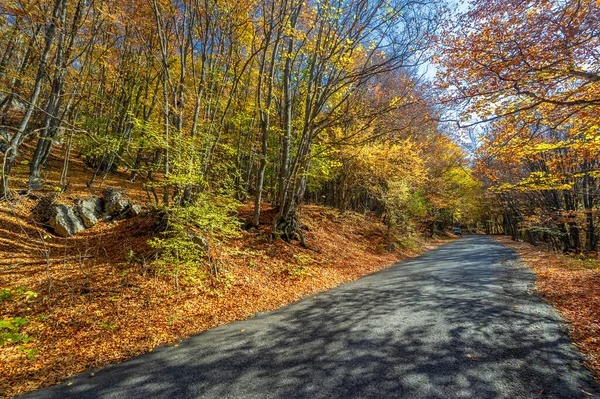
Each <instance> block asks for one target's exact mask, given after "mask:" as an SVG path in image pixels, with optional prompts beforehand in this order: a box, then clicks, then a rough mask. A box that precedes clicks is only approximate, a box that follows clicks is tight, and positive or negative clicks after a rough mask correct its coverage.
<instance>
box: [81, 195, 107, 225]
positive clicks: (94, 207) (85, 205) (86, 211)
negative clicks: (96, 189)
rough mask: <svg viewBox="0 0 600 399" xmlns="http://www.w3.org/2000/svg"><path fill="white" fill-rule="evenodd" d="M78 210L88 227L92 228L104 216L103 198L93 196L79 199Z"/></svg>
mask: <svg viewBox="0 0 600 399" xmlns="http://www.w3.org/2000/svg"><path fill="white" fill-rule="evenodd" d="M77 211H78V212H79V216H80V217H81V220H82V221H83V224H84V226H85V227H86V228H88V229H89V228H90V227H92V226H93V225H95V224H96V223H98V219H100V218H101V217H102V200H101V199H100V198H98V197H96V196H91V197H88V198H86V199H83V200H79V201H77Z"/></svg>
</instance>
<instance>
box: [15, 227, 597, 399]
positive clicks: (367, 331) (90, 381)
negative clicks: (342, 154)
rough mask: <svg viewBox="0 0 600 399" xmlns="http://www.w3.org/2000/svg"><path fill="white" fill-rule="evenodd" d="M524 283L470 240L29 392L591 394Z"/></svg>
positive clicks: (502, 251)
mask: <svg viewBox="0 0 600 399" xmlns="http://www.w3.org/2000/svg"><path fill="white" fill-rule="evenodd" d="M532 284H533V276H532V274H531V273H530V272H528V271H527V270H526V269H525V268H524V267H522V265H521V264H520V263H519V262H518V260H517V257H516V255H515V254H514V252H512V251H511V250H509V249H507V248H505V247H502V246H501V245H499V244H497V243H496V242H495V241H494V240H492V239H491V238H488V237H483V236H468V237H464V238H462V239H460V240H458V241H455V242H452V243H450V244H447V245H444V246H442V247H440V248H438V249H436V250H434V251H431V252H429V253H427V254H425V255H423V256H420V257H418V258H415V259H413V260H410V261H407V262H403V263H400V264H398V265H397V266H395V267H392V268H389V269H386V270H383V271H381V272H379V273H375V274H372V275H370V276H367V277H365V278H363V279H361V280H358V281H355V282H352V283H349V284H344V285H342V286H339V287H337V288H335V289H332V290H330V291H326V292H324V293H321V294H318V295H315V296H310V297H307V298H305V299H303V300H301V301H300V302H297V303H295V304H293V305H290V306H287V307H284V308H281V309H279V310H277V311H274V312H270V313H266V314H260V315H257V316H256V317H254V318H252V319H250V320H247V321H243V322H238V323H233V324H230V325H227V326H223V327H219V328H215V329H212V330H209V331H206V332H204V333H202V334H199V335H197V336H195V337H192V338H190V339H188V340H186V341H184V342H182V343H180V344H179V346H178V347H173V346H169V347H161V348H157V349H155V350H154V351H153V352H151V353H148V354H146V355H143V356H140V357H137V358H135V359H132V360H129V361H127V362H125V363H122V364H119V365H115V366H110V367H107V368H105V369H102V370H100V371H97V372H96V373H95V377H89V376H88V374H87V373H86V374H83V375H80V376H77V377H75V378H73V379H71V380H70V381H71V382H72V385H70V386H68V385H67V384H66V383H63V384H62V385H60V386H56V387H53V388H50V389H46V390H40V391H36V392H33V393H31V394H29V395H28V396H27V397H31V398H68V397H78V398H125V399H134V398H145V399H148V398H368V397H371V398H411V399H412V398H511V399H512V398H540V397H541V398H590V397H599V398H600V385H598V384H597V383H596V382H594V380H593V377H592V375H591V373H590V372H589V371H588V370H587V369H585V368H584V367H583V366H582V365H581V361H582V358H581V356H580V355H579V354H578V352H577V351H576V348H575V347H574V346H573V345H571V344H570V341H569V339H568V337H567V335H566V334H565V332H564V327H563V323H562V321H561V320H560V318H559V317H558V315H557V314H556V313H555V311H554V310H553V309H552V308H551V307H550V306H549V305H547V304H545V303H543V302H542V301H540V300H539V299H538V298H537V297H536V296H535V295H533V294H531V293H530V292H529V288H531V286H532ZM241 330H244V331H243V332H242V331H241ZM583 391H585V392H583ZM586 392H587V393H586Z"/></svg>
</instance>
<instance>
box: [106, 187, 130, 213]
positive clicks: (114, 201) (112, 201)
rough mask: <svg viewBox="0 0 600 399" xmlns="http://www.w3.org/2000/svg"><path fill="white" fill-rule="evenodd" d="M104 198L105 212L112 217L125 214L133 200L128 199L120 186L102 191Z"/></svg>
mask: <svg viewBox="0 0 600 399" xmlns="http://www.w3.org/2000/svg"><path fill="white" fill-rule="evenodd" d="M102 197H103V198H104V213H105V214H106V215H108V216H110V217H119V216H122V215H124V213H125V211H126V210H127V208H129V207H130V206H131V201H129V200H126V199H125V198H124V197H125V192H124V191H123V190H120V189H118V188H114V187H108V188H107V189H106V190H104V191H103V192H102Z"/></svg>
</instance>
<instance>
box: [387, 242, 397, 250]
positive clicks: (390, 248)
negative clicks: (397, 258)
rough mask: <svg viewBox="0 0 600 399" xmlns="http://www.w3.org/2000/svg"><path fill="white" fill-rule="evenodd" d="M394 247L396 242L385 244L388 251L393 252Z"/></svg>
mask: <svg viewBox="0 0 600 399" xmlns="http://www.w3.org/2000/svg"><path fill="white" fill-rule="evenodd" d="M395 249H396V244H394V243H393V242H390V243H389V244H388V245H386V246H385V250H386V251H388V252H394V250H395Z"/></svg>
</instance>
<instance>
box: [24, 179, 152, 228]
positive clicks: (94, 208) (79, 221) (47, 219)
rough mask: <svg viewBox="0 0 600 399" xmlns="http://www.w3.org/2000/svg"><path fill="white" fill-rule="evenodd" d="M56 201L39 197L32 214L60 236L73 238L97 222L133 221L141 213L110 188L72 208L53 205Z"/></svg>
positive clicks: (119, 193) (138, 206)
mask: <svg viewBox="0 0 600 399" xmlns="http://www.w3.org/2000/svg"><path fill="white" fill-rule="evenodd" d="M56 199H57V197H56V195H53V196H46V197H42V198H40V200H39V202H38V204H37V205H36V206H35V207H34V208H33V210H32V212H33V213H34V214H36V215H38V216H39V218H40V219H41V221H42V223H44V224H45V225H47V226H48V227H50V229H51V230H52V231H53V232H54V233H55V234H56V235H59V236H61V237H70V236H74V235H75V234H77V233H79V232H81V231H83V230H85V229H89V228H90V227H92V226H94V225H95V224H96V223H98V221H100V220H104V221H110V220H118V219H125V218H132V217H136V216H139V215H140V214H141V213H142V207H141V206H140V205H136V204H133V203H132V202H131V201H130V200H128V199H125V192H124V191H123V190H120V189H117V188H113V187H109V188H107V189H106V190H104V192H103V193H102V198H99V197H96V196H90V197H87V198H85V199H84V198H79V199H77V200H76V201H75V204H74V205H69V204H56Z"/></svg>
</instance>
